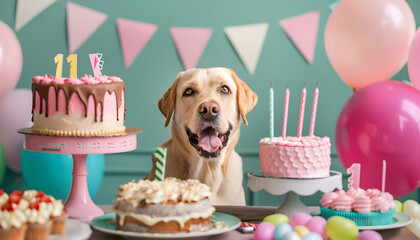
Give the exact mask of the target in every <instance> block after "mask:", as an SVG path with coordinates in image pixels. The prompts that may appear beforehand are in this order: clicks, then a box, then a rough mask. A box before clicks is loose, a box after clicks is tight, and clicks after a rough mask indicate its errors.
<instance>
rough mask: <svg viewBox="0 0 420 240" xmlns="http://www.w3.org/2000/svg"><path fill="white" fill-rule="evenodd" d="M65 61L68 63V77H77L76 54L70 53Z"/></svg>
mask: <svg viewBox="0 0 420 240" xmlns="http://www.w3.org/2000/svg"><path fill="white" fill-rule="evenodd" d="M67 62H68V63H70V77H72V78H77V54H70V55H69V56H68V57H67Z"/></svg>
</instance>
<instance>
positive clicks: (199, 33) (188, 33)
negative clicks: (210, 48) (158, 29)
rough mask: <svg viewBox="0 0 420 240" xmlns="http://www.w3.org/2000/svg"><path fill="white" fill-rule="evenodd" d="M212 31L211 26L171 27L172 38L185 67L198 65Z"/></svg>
mask: <svg viewBox="0 0 420 240" xmlns="http://www.w3.org/2000/svg"><path fill="white" fill-rule="evenodd" d="M212 33H213V29H211V28H192V27H172V28H171V34H172V38H173V39H174V42H175V46H176V48H177V50H178V54H179V57H180V58H181V61H182V64H183V65H184V68H185V69H189V68H195V67H196V66H197V63H198V61H199V60H200V58H201V55H202V53H203V51H204V49H205V48H206V46H207V43H208V41H209V39H210V37H211V35H212Z"/></svg>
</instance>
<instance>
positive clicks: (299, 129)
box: [297, 83, 306, 138]
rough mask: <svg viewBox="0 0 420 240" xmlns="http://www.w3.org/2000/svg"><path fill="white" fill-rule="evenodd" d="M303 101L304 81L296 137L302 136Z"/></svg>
mask: <svg viewBox="0 0 420 240" xmlns="http://www.w3.org/2000/svg"><path fill="white" fill-rule="evenodd" d="M305 102H306V83H305V85H304V86H303V90H302V99H301V101H300V112H299V125H298V134H297V137H298V138H301V137H302V129H303V117H304V115H305Z"/></svg>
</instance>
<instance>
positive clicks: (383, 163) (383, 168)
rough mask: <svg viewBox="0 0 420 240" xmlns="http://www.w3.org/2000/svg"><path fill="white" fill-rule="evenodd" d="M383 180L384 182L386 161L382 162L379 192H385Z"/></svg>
mask: <svg viewBox="0 0 420 240" xmlns="http://www.w3.org/2000/svg"><path fill="white" fill-rule="evenodd" d="M385 180H386V161H385V160H383V161H382V185H381V190H382V192H385Z"/></svg>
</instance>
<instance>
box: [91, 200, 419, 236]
mask: <svg viewBox="0 0 420 240" xmlns="http://www.w3.org/2000/svg"><path fill="white" fill-rule="evenodd" d="M99 207H100V208H101V209H102V210H104V212H105V213H109V212H112V206H111V205H99ZM276 209H277V207H264V206H216V211H217V212H222V213H227V214H230V215H233V216H236V217H238V218H239V219H241V220H242V221H247V222H253V223H259V222H261V220H262V219H263V218H264V217H265V216H267V215H270V214H273V213H275V212H276ZM316 210H317V209H316V207H309V211H311V212H312V211H316ZM92 232H93V233H92V235H91V236H90V238H89V239H92V240H99V239H101V240H111V239H117V240H118V239H124V238H121V237H117V236H115V235H110V234H107V233H104V232H100V231H97V230H95V229H92ZM378 232H379V233H380V234H381V235H382V237H383V239H384V240H388V239H395V240H398V239H404V240H411V239H413V240H414V239H418V238H417V237H416V236H415V235H414V234H412V233H411V232H410V230H408V229H407V228H405V227H403V228H397V229H389V230H382V231H378ZM206 239H209V240H222V239H235V240H251V239H253V234H252V233H246V234H243V233H240V232H239V231H236V230H234V231H230V232H227V233H222V234H219V235H214V236H210V237H209V238H206Z"/></svg>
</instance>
